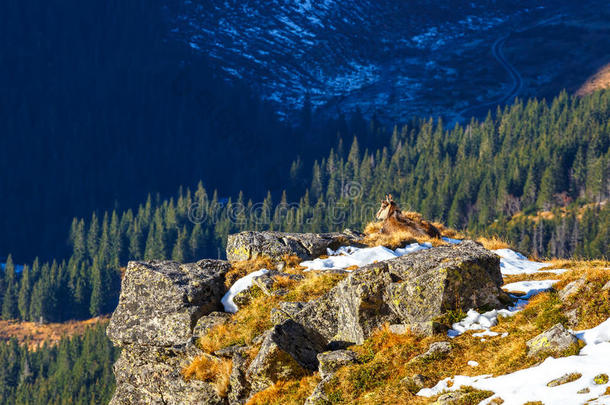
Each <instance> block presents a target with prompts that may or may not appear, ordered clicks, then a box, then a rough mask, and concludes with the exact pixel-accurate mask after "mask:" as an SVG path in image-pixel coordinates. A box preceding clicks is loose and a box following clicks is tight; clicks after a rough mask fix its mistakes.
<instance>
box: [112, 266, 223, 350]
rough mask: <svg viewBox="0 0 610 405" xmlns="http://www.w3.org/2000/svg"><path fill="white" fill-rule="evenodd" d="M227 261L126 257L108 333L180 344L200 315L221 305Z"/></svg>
mask: <svg viewBox="0 0 610 405" xmlns="http://www.w3.org/2000/svg"><path fill="white" fill-rule="evenodd" d="M230 267H231V265H230V264H229V263H228V262H226V261H220V260H202V261H200V262H198V263H190V264H179V263H176V262H171V261H159V262H130V263H129V265H128V266H127V271H126V272H125V277H124V279H123V284H122V289H121V296H120V299H119V305H118V307H117V309H116V310H115V312H114V314H113V315H112V318H111V319H110V324H109V325H108V329H107V333H108V336H109V337H110V339H111V340H112V341H113V342H114V343H115V344H117V345H120V346H123V345H130V344H139V345H148V346H159V347H169V346H179V345H184V344H186V343H188V342H189V341H190V340H191V338H192V335H193V328H194V326H195V324H196V323H197V321H198V320H199V318H201V317H202V316H203V315H206V314H208V313H210V312H212V311H215V310H217V309H221V308H222V307H221V306H220V300H221V298H222V296H223V295H224V294H225V292H226V287H225V285H224V280H225V275H226V273H227V272H228V271H229V269H230Z"/></svg>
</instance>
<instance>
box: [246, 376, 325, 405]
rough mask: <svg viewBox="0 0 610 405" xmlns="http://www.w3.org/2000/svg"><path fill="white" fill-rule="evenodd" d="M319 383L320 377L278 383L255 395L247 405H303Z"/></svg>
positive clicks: (307, 377)
mask: <svg viewBox="0 0 610 405" xmlns="http://www.w3.org/2000/svg"><path fill="white" fill-rule="evenodd" d="M319 382H320V378H319V377H317V376H311V375H309V376H306V377H304V378H302V379H300V380H290V381H278V382H277V383H275V384H273V385H272V386H271V387H269V388H267V389H266V390H264V391H261V392H259V393H257V394H255V395H254V396H253V397H252V398H250V400H249V401H248V402H247V405H255V404H256V405H288V404H295V405H296V404H303V403H304V402H305V399H307V397H308V396H309V395H310V394H311V392H312V391H313V389H314V388H315V386H316V385H317V384H318V383H319Z"/></svg>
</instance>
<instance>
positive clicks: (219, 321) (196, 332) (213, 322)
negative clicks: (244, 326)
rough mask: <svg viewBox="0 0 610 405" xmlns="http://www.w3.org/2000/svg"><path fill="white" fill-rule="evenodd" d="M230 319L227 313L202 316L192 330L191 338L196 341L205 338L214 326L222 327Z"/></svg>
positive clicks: (215, 312)
mask: <svg viewBox="0 0 610 405" xmlns="http://www.w3.org/2000/svg"><path fill="white" fill-rule="evenodd" d="M230 319H231V314H229V313H227V312H217V311H214V312H211V313H209V314H208V315H204V316H202V317H201V318H199V320H198V321H197V324H196V325H195V327H194V328H193V338H194V339H198V338H200V337H203V336H205V335H206V334H207V333H208V332H209V331H210V329H212V328H213V327H215V326H218V325H223V324H225V323H227V322H229V320H230Z"/></svg>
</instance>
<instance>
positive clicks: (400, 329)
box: [390, 323, 409, 335]
mask: <svg viewBox="0 0 610 405" xmlns="http://www.w3.org/2000/svg"><path fill="white" fill-rule="evenodd" d="M408 330H409V328H408V327H407V325H405V324H404V323H395V324H392V325H390V332H392V333H393V334H395V335H404V334H406V333H407V331H408Z"/></svg>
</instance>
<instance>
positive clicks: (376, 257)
mask: <svg viewBox="0 0 610 405" xmlns="http://www.w3.org/2000/svg"><path fill="white" fill-rule="evenodd" d="M431 247H432V244H430V243H423V244H419V243H412V244H410V245H407V246H405V247H404V248H398V249H396V250H391V249H388V248H386V247H384V246H377V247H372V248H358V247H354V246H343V247H340V248H339V249H337V250H334V251H333V250H331V249H328V256H329V257H328V258H326V259H321V258H317V259H314V260H307V261H304V262H302V263H301V266H303V267H306V268H307V269H306V270H305V271H311V270H337V269H346V268H348V267H352V266H357V267H362V266H366V265H368V264H371V263H375V262H380V261H383V260H389V259H395V258H397V257H400V256H404V255H406V254H409V253H413V252H417V251H418V250H424V249H430V248H431Z"/></svg>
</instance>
